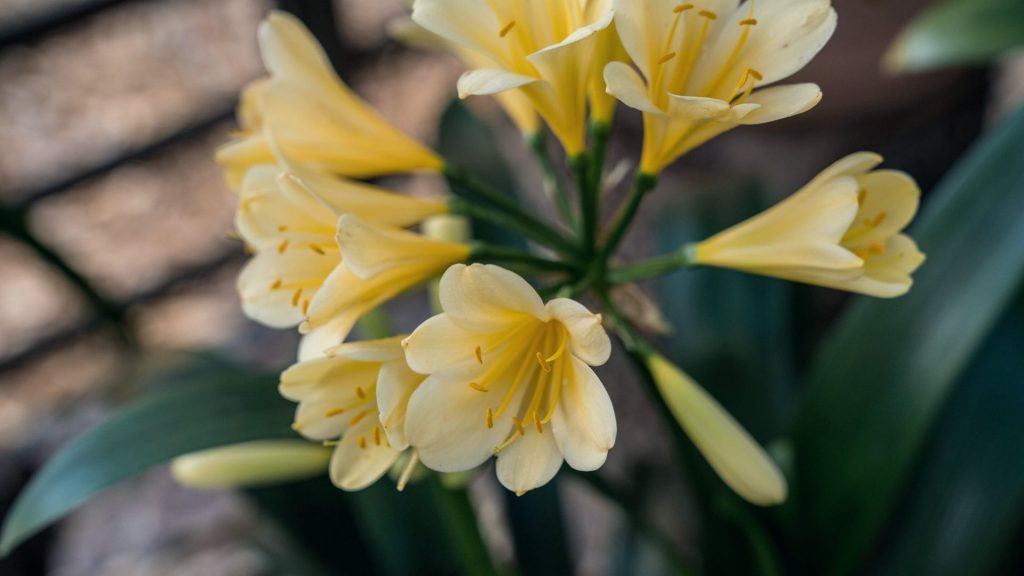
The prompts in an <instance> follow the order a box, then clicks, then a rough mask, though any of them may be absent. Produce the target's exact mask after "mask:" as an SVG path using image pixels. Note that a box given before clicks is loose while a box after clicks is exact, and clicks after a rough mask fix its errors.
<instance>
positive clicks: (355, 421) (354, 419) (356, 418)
mask: <svg viewBox="0 0 1024 576" xmlns="http://www.w3.org/2000/svg"><path fill="white" fill-rule="evenodd" d="M366 414H367V412H366V410H363V411H362V412H360V413H359V414H356V415H355V416H353V417H352V419H351V420H349V421H348V425H349V426H355V425H356V424H358V423H359V421H360V420H362V419H363V418H366Z"/></svg>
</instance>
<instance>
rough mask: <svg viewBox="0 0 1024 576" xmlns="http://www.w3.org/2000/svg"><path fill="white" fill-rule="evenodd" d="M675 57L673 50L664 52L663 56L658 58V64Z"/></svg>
mask: <svg viewBox="0 0 1024 576" xmlns="http://www.w3.org/2000/svg"><path fill="white" fill-rule="evenodd" d="M675 57H676V53H675V52H669V53H668V54H665V55H664V56H662V57H661V58H659V59H658V64H664V63H666V62H668V61H669V60H671V59H673V58H675Z"/></svg>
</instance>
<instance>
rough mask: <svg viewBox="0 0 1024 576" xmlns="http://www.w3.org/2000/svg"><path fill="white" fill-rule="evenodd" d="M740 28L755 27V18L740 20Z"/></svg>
mask: <svg viewBox="0 0 1024 576" xmlns="http://www.w3.org/2000/svg"><path fill="white" fill-rule="evenodd" d="M740 26H757V18H747V19H746V20H740Z"/></svg>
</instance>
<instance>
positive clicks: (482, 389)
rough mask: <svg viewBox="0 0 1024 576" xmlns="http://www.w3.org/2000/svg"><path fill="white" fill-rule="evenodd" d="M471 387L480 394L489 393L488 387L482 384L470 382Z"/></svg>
mask: <svg viewBox="0 0 1024 576" xmlns="http://www.w3.org/2000/svg"><path fill="white" fill-rule="evenodd" d="M469 387H470V388H472V389H473V390H477V391H480V392H487V391H488V389H487V387H486V386H484V385H482V384H477V383H476V382H470V383H469Z"/></svg>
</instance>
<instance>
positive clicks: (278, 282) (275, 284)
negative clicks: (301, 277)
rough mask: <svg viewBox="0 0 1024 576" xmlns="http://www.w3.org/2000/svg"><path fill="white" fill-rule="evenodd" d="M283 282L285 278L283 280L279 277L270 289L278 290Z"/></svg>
mask: <svg viewBox="0 0 1024 576" xmlns="http://www.w3.org/2000/svg"><path fill="white" fill-rule="evenodd" d="M282 284H284V280H281V279H280V278H278V279H277V280H274V283H273V284H271V285H270V289H271V290H277V289H278V288H280V287H281V285H282Z"/></svg>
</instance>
